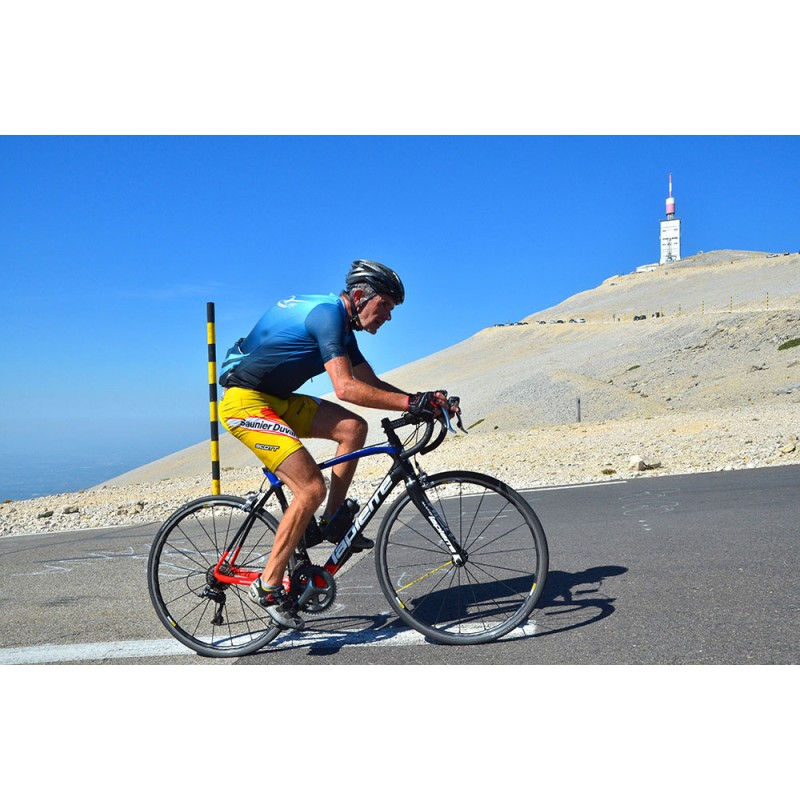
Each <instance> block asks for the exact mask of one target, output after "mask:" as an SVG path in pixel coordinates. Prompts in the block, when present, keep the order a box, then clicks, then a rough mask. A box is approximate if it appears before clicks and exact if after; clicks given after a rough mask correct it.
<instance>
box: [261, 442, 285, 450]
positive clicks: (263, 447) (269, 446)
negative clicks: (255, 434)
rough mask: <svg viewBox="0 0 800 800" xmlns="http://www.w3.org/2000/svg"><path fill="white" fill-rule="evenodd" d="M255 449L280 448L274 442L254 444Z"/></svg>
mask: <svg viewBox="0 0 800 800" xmlns="http://www.w3.org/2000/svg"><path fill="white" fill-rule="evenodd" d="M256 450H270V451H275V450H280V448H279V447H278V446H277V445H275V444H260V443H259V444H257V445H256Z"/></svg>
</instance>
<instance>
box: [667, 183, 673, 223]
mask: <svg viewBox="0 0 800 800" xmlns="http://www.w3.org/2000/svg"><path fill="white" fill-rule="evenodd" d="M674 218H675V198H674V197H673V196H672V173H671V172H670V174H669V197H668V198H667V219H674Z"/></svg>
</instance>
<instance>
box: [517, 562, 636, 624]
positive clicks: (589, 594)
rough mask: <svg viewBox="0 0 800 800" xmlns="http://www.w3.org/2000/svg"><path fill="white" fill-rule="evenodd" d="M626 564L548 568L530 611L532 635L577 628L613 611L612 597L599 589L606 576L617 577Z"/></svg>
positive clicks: (624, 570)
mask: <svg viewBox="0 0 800 800" xmlns="http://www.w3.org/2000/svg"><path fill="white" fill-rule="evenodd" d="M627 571H628V568H627V567H622V566H618V565H611V564H609V565H606V566H602V567H590V568H589V569H585V570H581V571H580V572H563V571H561V570H551V571H550V572H549V573H548V575H547V583H546V584H545V587H544V592H543V595H542V599H541V601H540V602H539V605H538V607H537V609H536V610H535V611H534V612H533V619H535V620H536V633H535V634H534V636H547V635H550V634H553V633H562V632H563V631H568V630H574V629H575V628H581V627H583V626H584V625H591V624H592V623H594V622H599V621H600V620H601V619H605V618H606V617H608V616H610V615H611V614H613V613H614V611H615V607H614V602H615V601H616V599H617V598H616V597H611V596H610V595H608V594H607V593H605V592H604V591H603V585H604V583H605V581H606V579H607V578H614V577H618V576H619V575H623V574H624V573H626V572H627Z"/></svg>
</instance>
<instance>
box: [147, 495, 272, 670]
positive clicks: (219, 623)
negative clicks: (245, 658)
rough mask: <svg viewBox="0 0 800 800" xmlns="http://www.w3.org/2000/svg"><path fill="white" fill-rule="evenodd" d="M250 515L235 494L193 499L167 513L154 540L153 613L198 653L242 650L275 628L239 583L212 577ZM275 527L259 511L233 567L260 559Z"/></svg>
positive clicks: (268, 637) (228, 653) (235, 653)
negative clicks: (162, 525)
mask: <svg viewBox="0 0 800 800" xmlns="http://www.w3.org/2000/svg"><path fill="white" fill-rule="evenodd" d="M248 514H249V512H248V511H247V510H245V508H244V501H243V500H241V499H239V498H230V497H218V498H213V499H208V498H206V499H204V500H201V501H196V502H194V503H190V504H188V505H187V506H185V507H184V508H183V509H182V510H181V511H180V512H177V513H176V514H175V515H173V517H172V518H171V519H170V520H169V521H168V522H167V523H166V524H165V526H164V527H163V528H162V530H161V531H160V532H159V535H158V537H157V539H156V542H155V543H154V545H153V548H152V551H151V554H150V561H149V564H148V581H149V584H150V596H151V599H152V601H153V605H154V606H155V609H156V612H157V614H158V616H159V618H160V619H161V621H162V622H163V623H164V625H165V627H166V628H167V630H169V632H170V633H171V634H172V635H173V636H175V637H176V638H177V639H178V640H180V641H181V642H183V643H184V644H185V645H187V646H188V647H191V648H192V649H194V650H196V651H197V652H198V653H200V654H201V655H207V656H238V655H245V654H247V653H250V652H255V651H256V650H257V649H259V648H260V647H263V646H264V645H266V644H267V643H268V642H270V641H272V639H274V638H275V636H276V635H277V634H278V632H279V629H278V628H276V627H275V626H274V624H273V622H272V618H271V617H270V616H269V615H268V614H267V613H266V611H265V610H264V609H262V608H260V607H259V606H257V605H255V604H254V603H252V602H251V601H250V599H249V598H248V597H247V596H246V588H245V587H242V586H239V585H236V584H223V583H220V582H219V581H217V580H216V579H215V578H214V568H215V567H216V566H217V564H218V563H219V561H220V559H221V558H222V556H223V554H225V553H226V552H228V550H229V548H230V546H231V543H232V541H233V539H234V537H235V535H236V533H237V532H238V531H239V530H240V529H241V527H242V525H243V524H244V523H245V521H246V520H247V518H248ZM276 526H277V523H276V522H275V520H274V519H272V517H270V516H269V515H268V514H265V513H263V514H258V515H257V516H256V518H255V520H253V525H252V527H251V528H250V530H249V532H248V535H247V537H246V540H245V542H244V543H243V544H242V543H240V545H241V546H240V547H239V553H238V557H237V558H236V561H235V564H232V566H236V567H246V566H248V565H250V566H252V565H254V564H256V563H259V562H265V561H266V559H267V557H268V556H269V553H270V551H271V549H272V543H273V541H274V534H275V528H276Z"/></svg>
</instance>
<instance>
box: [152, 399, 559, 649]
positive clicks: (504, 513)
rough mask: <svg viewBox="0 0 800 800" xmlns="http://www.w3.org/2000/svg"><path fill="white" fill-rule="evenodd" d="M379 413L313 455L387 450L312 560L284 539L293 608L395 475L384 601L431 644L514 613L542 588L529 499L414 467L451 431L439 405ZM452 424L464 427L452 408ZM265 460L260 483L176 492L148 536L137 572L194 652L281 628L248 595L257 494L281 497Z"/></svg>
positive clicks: (271, 530) (341, 561)
mask: <svg viewBox="0 0 800 800" xmlns="http://www.w3.org/2000/svg"><path fill="white" fill-rule="evenodd" d="M452 400H455V403H454V405H456V406H457V399H456V398H453V399H452ZM381 425H382V427H383V430H384V433H385V434H386V443H385V444H381V445H376V446H369V447H365V448H363V449H361V450H357V451H355V452H353V453H349V454H347V455H344V456H340V457H336V458H332V459H329V460H327V461H323V462H321V463H320V464H319V467H320V468H321V469H327V468H330V467H333V466H335V465H336V464H340V463H342V462H345V461H350V460H353V459H360V458H365V457H370V456H376V455H388V456H390V457H391V459H392V464H391V467H390V468H389V470H388V472H387V473H386V476H385V477H384V478H383V479H382V480H381V482H380V483H379V485H378V486H377V488H376V489H375V491H374V493H373V494H372V496H371V497H370V499H369V500H368V501H367V503H366V504H365V505H364V506H363V508H360V510H359V511H358V512H357V513H356V514H355V516H354V517H353V520H352V524H350V526H349V528H347V529H346V532H345V533H344V535H343V536H342V538H341V540H340V541H339V542H338V543H336V544H335V545H334V546H333V549H332V550H331V551H330V552H329V553H327V560H326V561H325V563H324V564H322V565H317V564H314V563H313V560H312V555H313V548H308V547H306V545H305V544H304V541H303V540H301V542H300V544H299V545H298V546H297V547H296V549H295V551H294V554H293V556H292V558H291V559H290V562H289V566H288V569H287V573H286V576H285V579H284V586H285V587H286V589H287V591H288V592H289V593H290V595H291V596H292V598H293V599H294V600H295V602H296V604H297V607H298V610H299V611H300V613H301V614H307V615H314V614H320V613H322V612H324V611H326V610H327V609H329V608H330V607H331V606H332V605H333V603H334V600H335V597H336V580H335V576H336V575H337V573H339V572H340V570H341V569H342V568H343V567H344V565H345V564H346V563H347V562H348V561H349V559H350V558H351V557H352V556H353V555H354V553H355V552H356V551H357V548H354V547H353V539H354V538H355V537H356V535H357V534H358V533H360V532H362V531H363V530H364V529H365V528H366V527H367V525H368V524H369V522H370V521H371V520H372V519H373V518H374V517H375V515H376V514H377V513H378V510H379V509H380V508H381V506H382V505H383V503H384V502H385V501H386V499H387V498H388V497H389V496H390V494H392V492H393V490H394V489H395V488H398V487H399V488H400V489H401V493H400V494H399V496H397V498H396V499H395V500H394V501H393V502H392V504H391V506H390V507H389V508H388V511H387V512H386V514H385V516H384V518H383V521H382V523H381V526H380V529H379V531H378V535H377V538H376V541H375V548H374V553H375V558H376V570H377V577H378V583H379V584H380V587H381V590H382V592H383V594H384V596H385V598H386V601H387V602H388V604H389V608H390V609H391V611H392V612H393V613H394V614H396V615H397V617H399V619H400V620H401V621H402V622H403V623H405V624H406V625H408V626H410V627H411V628H413V629H415V630H417V631H418V632H420V633H421V634H423V635H424V636H425V637H426V638H427V639H429V640H432V641H434V642H438V643H443V644H455V645H466V644H481V643H485V642H491V641H495V640H497V639H499V638H500V637H502V636H505V635H506V634H508V633H509V632H510V631H512V630H514V629H515V628H517V627H519V626H521V625H523V624H524V623H525V622H526V621H527V620H528V618H529V617H530V615H531V613H532V611H533V609H534V608H535V606H536V604H537V602H538V601H539V599H540V597H541V595H542V591H543V589H544V584H545V579H546V577H547V570H548V560H549V556H548V547H547V540H546V538H545V533H544V530H543V528H542V525H541V523H540V521H539V519H538V517H537V516H536V514H535V513H534V511H533V509H532V508H531V507H530V506H529V505H528V503H527V502H526V501H525V500H524V499H523V498H522V496H521V495H520V494H518V493H517V492H516V491H515V490H514V489H512V488H511V487H510V486H508V485H507V484H505V483H503V482H502V481H499V480H497V479H496V478H493V477H490V476H488V475H483V474H481V473H478V472H468V471H459V470H456V471H449V472H441V473H438V474H435V475H428V474H427V473H426V472H425V471H424V470H423V469H422V467H421V466H420V465H419V462H418V456H421V455H424V454H426V453H429V452H431V451H432V450H434V449H435V448H437V447H438V446H439V445H440V444H441V443H442V441H443V440H444V438H445V437H446V435H447V434H448V432H453V433H455V431H454V430H453V427H452V425H451V422H450V417H449V415H448V414H447V413H444V414H442V415H441V416H440V417H437V418H434V417H432V416H431V415H419V414H416V415H415V414H412V413H405V414H403V415H402V416H401V417H399V418H397V419H395V420H389V419H388V418H387V419H383V420H382V422H381ZM437 425H438V426H439V430H438V431H437V430H436V428H437ZM458 425H459V427H461V429H462V430H464V428H463V425H462V424H461V418H460V415H459V416H458ZM406 427H410V428H411V429H412V430H411V431H410V433H407V434H406V436H405V438H404V440H403V441H401V438H400V436H399V435H398V433H397V431H398V430H400V429H402V428H406ZM264 474H265V480H264V483H263V484H262V485H261V487H260V488H259V490H258V491H256V492H252V493H249V494H248V495H246V496H245V497H234V496H230V495H213V496H209V497H201V498H198V499H197V500H193V501H191V502H189V503H187V504H186V505H184V506H183V507H182V508H180V509H179V510H178V511H176V512H175V513H174V514H172V516H171V517H170V518H169V519H168V520H167V521H166V522H165V523H164V524H163V526H162V527H161V529H160V530H159V532H158V534H157V535H156V538H155V541H154V542H153V546H152V548H151V551H150V556H149V560H148V568H147V575H148V585H149V591H150V599H151V601H152V603H153V606H154V608H155V611H156V614H157V615H158V618H159V619H160V620H161V622H162V623H163V624H164V625H165V627H166V628H167V630H168V631H169V632H170V633H171V634H172V635H173V636H174V637H175V638H176V639H178V640H179V641H180V642H182V643H183V644H184V645H186V646H187V647H189V648H191V649H192V650H194V651H195V652H197V653H199V654H200V655H203V656H210V657H238V656H244V655H249V654H251V653H255V652H256V651H258V650H260V649H261V648H263V647H265V646H266V645H268V644H269V643H270V642H272V641H273V640H274V639H275V638H276V637H277V636H278V635H279V634H280V633H282V632H283V631H284V630H285V629H284V628H281V627H279V626H278V625H276V624H275V623H274V622H273V620H272V618H271V617H270V616H269V614H267V612H266V611H265V609H263V608H261V607H260V606H258V605H256V604H255V603H253V602H252V601H251V600H250V599H249V597H248V596H247V590H248V587H249V585H250V584H251V583H252V582H253V581H254V580H255V579H256V578H258V577H259V575H260V574H261V572H262V571H263V569H264V566H265V564H266V562H267V559H268V558H269V554H270V551H271V549H272V544H273V541H274V536H275V531H276V529H277V526H278V520H277V519H276V518H275V516H273V514H272V513H270V511H268V510H267V504H268V502H270V501H272V505H273V506H274V505H275V501H277V505H278V507H279V508H280V509H281V511H285V510H286V508H287V506H288V501H287V498H286V493H285V490H284V487H283V484H282V482H281V480H280V479H279V478H278V477H277V476H276V475H275V474H273V473H272V472H270V471H269V470H267V469H265V470H264ZM295 635H297V636H302V632H300V633H297V634H295Z"/></svg>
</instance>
